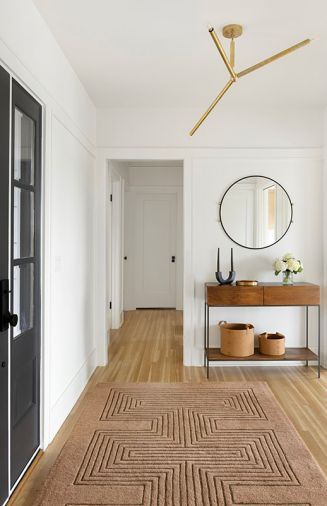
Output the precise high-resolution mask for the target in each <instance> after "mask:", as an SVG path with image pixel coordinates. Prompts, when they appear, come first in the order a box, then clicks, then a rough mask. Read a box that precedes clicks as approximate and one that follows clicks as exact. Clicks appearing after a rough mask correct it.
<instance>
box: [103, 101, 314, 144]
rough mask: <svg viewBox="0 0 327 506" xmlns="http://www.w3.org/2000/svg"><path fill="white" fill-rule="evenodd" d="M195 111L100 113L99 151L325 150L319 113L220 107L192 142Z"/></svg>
mask: <svg viewBox="0 0 327 506" xmlns="http://www.w3.org/2000/svg"><path fill="white" fill-rule="evenodd" d="M203 112H204V111H203V110H199V109H169V108H166V109H98V110H97V146H98V147H101V148H106V147H112V148H113V147H115V148H119V147H130V148H131V147H135V148H140V147H144V148H145V147H179V148H181V147H183V148H192V147H197V148H203V147H212V148H219V147H221V148H229V147H232V148H235V147H237V148H249V147H251V148H253V147H258V148H262V147H263V148H266V147H274V148H279V147H280V148H294V147H301V148H303V147H320V146H322V144H323V114H322V110H321V109H319V108H303V109H299V108H296V109H295V108H285V107H283V108H280V109H278V108H276V107H274V108H270V107H266V108H263V107H262V106H261V107H259V108H257V109H255V108H253V107H251V108H245V107H243V108H237V109H231V108H230V107H228V108H226V106H225V105H224V104H223V103H221V104H219V105H218V106H217V107H216V108H215V110H214V111H213V112H212V113H211V114H210V115H209V116H208V118H207V119H206V121H205V122H204V123H203V125H202V126H201V127H200V128H199V130H198V131H197V132H196V134H194V135H193V137H190V136H189V135H188V132H189V131H190V130H191V128H192V127H193V126H194V124H195V123H196V121H197V120H198V119H199V118H200V116H201V115H202V114H203Z"/></svg>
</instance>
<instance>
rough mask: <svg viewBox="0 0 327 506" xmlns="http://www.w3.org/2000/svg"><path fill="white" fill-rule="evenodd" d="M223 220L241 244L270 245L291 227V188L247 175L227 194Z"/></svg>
mask: <svg viewBox="0 0 327 506" xmlns="http://www.w3.org/2000/svg"><path fill="white" fill-rule="evenodd" d="M219 214H220V222H221V224H222V227H223V229H224V231H225V232H226V234H227V235H228V237H229V238H230V239H231V240H232V241H234V242H235V243H236V244H238V245H239V246H243V247H244V248H251V249H261V248H268V247H269V246H272V245H273V244H275V243H276V242H278V241H280V239H281V238H282V237H283V236H284V235H285V234H286V232H287V231H288V229H289V228H290V226H291V223H292V218H293V207H292V202H291V199H290V197H289V195H288V193H287V191H286V190H285V189H284V188H283V187H282V186H281V185H280V184H279V183H277V181H274V180H273V179H270V178H268V177H264V176H250V177H243V178H242V179H239V180H238V181H236V182H235V183H233V184H232V185H231V186H230V187H229V188H228V190H227V191H226V192H225V193H224V196H223V198H222V201H221V203H220V210H219Z"/></svg>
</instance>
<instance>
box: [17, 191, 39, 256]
mask: <svg viewBox="0 0 327 506" xmlns="http://www.w3.org/2000/svg"><path fill="white" fill-rule="evenodd" d="M33 255H34V193H33V192H31V191H29V190H23V189H21V188H18V187H15V188H14V258H15V259H16V258H26V257H31V256H33Z"/></svg>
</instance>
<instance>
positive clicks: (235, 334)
mask: <svg viewBox="0 0 327 506" xmlns="http://www.w3.org/2000/svg"><path fill="white" fill-rule="evenodd" d="M219 327H220V351H221V353H222V354H223V355H227V356H229V357H240V358H241V357H249V356H250V355H253V353H254V330H253V329H254V327H253V325H252V324H251V323H227V322H225V321H222V322H219Z"/></svg>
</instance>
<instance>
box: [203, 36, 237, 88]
mask: <svg viewBox="0 0 327 506" xmlns="http://www.w3.org/2000/svg"><path fill="white" fill-rule="evenodd" d="M209 33H210V35H211V38H212V40H213V41H214V43H215V46H216V48H217V49H218V51H219V53H220V56H221V57H222V59H223V62H224V63H225V65H226V67H227V70H228V72H229V73H230V76H231V78H232V80H233V81H236V80H237V74H236V72H235V71H234V69H233V67H232V66H231V64H230V62H229V59H228V57H227V55H226V53H225V50H224V48H223V46H222V44H221V42H220V40H219V39H218V37H217V34H216V32H215V30H214V28H213V27H210V28H209Z"/></svg>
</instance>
